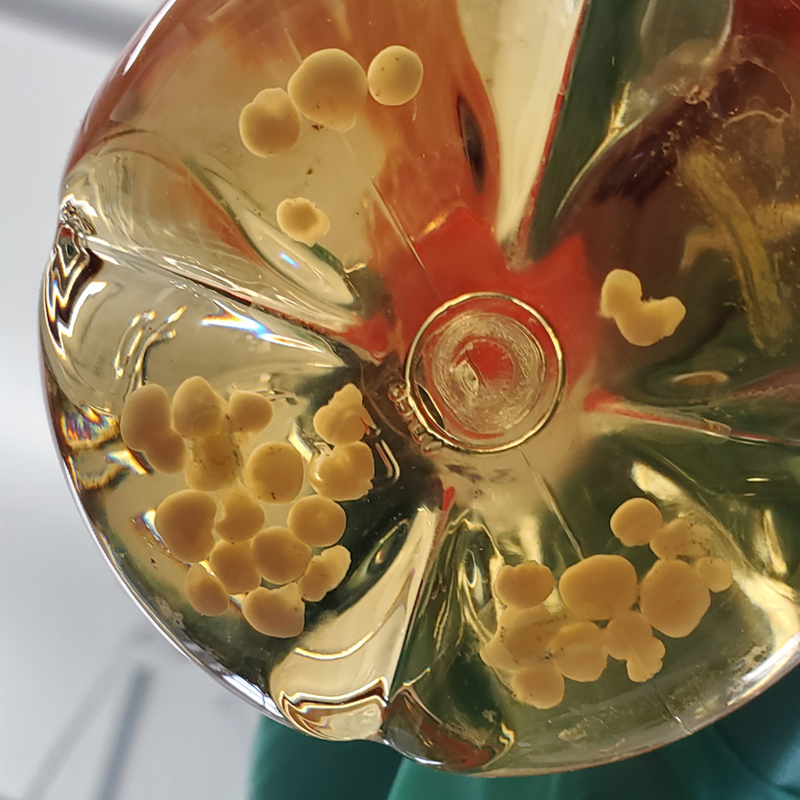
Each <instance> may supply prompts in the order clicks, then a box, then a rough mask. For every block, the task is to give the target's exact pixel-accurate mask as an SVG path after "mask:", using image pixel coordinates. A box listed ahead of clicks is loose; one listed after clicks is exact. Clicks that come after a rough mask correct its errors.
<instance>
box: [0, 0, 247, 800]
mask: <svg viewBox="0 0 800 800" xmlns="http://www.w3.org/2000/svg"><path fill="white" fill-rule="evenodd" d="M158 6H159V1H158V0H92V1H91V2H88V1H87V2H85V1H84V0H0V76H2V77H0V99H1V100H2V114H0V145H2V148H1V149H0V176H2V183H3V186H4V191H3V192H2V194H1V195H0V204H1V207H2V210H1V211H0V234H1V235H2V239H1V241H2V244H3V246H2V250H0V270H2V276H3V284H2V289H3V297H4V302H3V304H2V308H3V311H2V314H0V374H2V376H3V381H2V389H0V426H2V428H1V429H0V456H2V458H0V479H1V480H2V488H1V489H0V544H2V553H1V554H0V800H62V798H63V799H65V800H66V799H68V800H84V799H86V800H134V798H135V799H136V800H141V799H142V798H147V800H162V798H163V800H167V798H169V800H175V799H176V798H184V797H191V798H193V800H205V798H209V800H210V799H211V798H214V800H220V799H221V798H224V800H237V798H244V797H245V794H246V772H247V763H248V758H249V754H250V746H251V742H252V739H253V735H254V731H255V726H256V724H257V722H258V718H259V715H258V713H257V712H256V711H255V710H253V709H251V708H249V707H248V706H247V705H246V704H244V703H243V702H241V701H239V700H237V699H235V698H234V697H233V696H232V695H230V694H229V693H228V692H227V691H226V690H225V689H224V688H222V687H221V686H219V685H217V684H216V683H215V681H214V680H213V679H212V678H211V677H209V676H207V675H205V674H204V673H203V672H202V671H201V670H199V669H197V667H195V666H194V665H193V664H191V663H190V662H189V661H188V660H187V659H186V658H184V657H183V656H182V655H180V654H179V653H178V652H177V651H175V650H173V648H172V647H171V645H169V644H168V643H167V641H166V640H164V639H163V638H162V637H161V635H160V634H159V633H158V632H157V631H156V630H155V628H153V627H152V626H151V625H150V623H149V622H148V621H147V620H146V619H145V617H144V616H143V615H142V614H141V613H140V612H139V611H138V610H137V609H136V607H135V606H134V604H133V602H132V601H131V600H130V599H129V598H128V596H127V595H126V593H125V591H124V590H123V588H122V586H121V585H120V584H119V583H118V582H117V579H116V578H115V577H114V575H113V574H112V572H111V570H110V569H109V567H108V566H107V565H106V564H105V562H104V561H103V559H102V558H101V556H100V552H99V550H98V549H97V548H96V546H95V544H94V542H93V540H92V538H91V536H90V534H89V532H88V529H87V528H86V527H85V526H84V523H83V520H82V519H81V516H80V514H79V512H78V509H77V506H76V505H75V503H74V501H73V499H72V496H71V494H70V492H69V489H68V487H67V482H66V480H65V479H64V477H63V475H62V474H61V469H60V465H59V461H58V459H57V458H56V453H55V449H54V447H53V444H52V442H51V439H50V430H49V423H48V422H47V417H46V414H45V406H44V400H43V396H42V390H41V386H40V378H39V359H38V338H37V337H38V332H37V304H38V302H39V282H40V280H41V275H42V272H43V270H44V267H45V264H46V262H47V257H48V253H49V250H50V246H51V242H52V238H53V235H54V233H55V226H56V216H57V209H58V194H59V192H58V189H59V182H60V178H61V173H62V170H63V166H64V162H65V159H66V156H67V152H68V150H69V147H70V144H71V142H72V140H73V138H74V136H75V134H76V132H77V130H78V126H79V124H80V121H81V117H82V116H83V113H84V112H85V110H86V109H87V107H88V105H89V102H90V100H91V98H92V95H93V94H94V92H95V90H96V89H97V88H98V86H99V85H100V82H101V81H102V80H103V78H104V76H105V75H106V74H107V73H108V71H109V70H110V69H111V67H112V66H113V64H114V62H115V60H116V58H117V56H118V54H119V51H120V50H121V49H122V47H123V46H124V45H125V43H126V42H127V41H128V39H129V38H130V37H131V36H132V35H133V34H134V33H135V32H136V30H137V28H139V26H140V25H141V24H142V23H143V22H144V21H146V19H147V18H148V17H149V16H150V15H152V14H153V13H154V12H155V11H156V10H157V8H158Z"/></svg>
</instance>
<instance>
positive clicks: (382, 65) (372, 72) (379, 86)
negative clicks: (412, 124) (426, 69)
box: [367, 44, 423, 106]
mask: <svg viewBox="0 0 800 800" xmlns="http://www.w3.org/2000/svg"><path fill="white" fill-rule="evenodd" d="M422 73H423V67H422V59H421V58H420V57H419V56H418V55H417V54H416V53H415V52H414V51H413V50H409V49H408V48H407V47H403V46H402V45H399V44H394V45H391V46H390V47H387V48H386V49H384V50H381V52H380V53H378V55H376V56H375V58H373V59H372V62H371V63H370V65H369V69H368V70H367V84H368V86H369V93H370V94H371V95H372V97H373V98H374V99H375V100H376V101H377V102H378V103H380V104H381V105H384V106H402V105H404V104H405V103H408V102H410V101H411V100H413V99H414V98H415V97H416V96H417V92H419V90H420V87H421V86H422Z"/></svg>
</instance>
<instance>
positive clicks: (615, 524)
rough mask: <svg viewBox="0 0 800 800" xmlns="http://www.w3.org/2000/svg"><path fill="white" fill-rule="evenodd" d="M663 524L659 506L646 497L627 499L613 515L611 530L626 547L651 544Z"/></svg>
mask: <svg viewBox="0 0 800 800" xmlns="http://www.w3.org/2000/svg"><path fill="white" fill-rule="evenodd" d="M663 524H664V520H663V519H662V518H661V512H660V511H659V510H658V506H656V504H655V503H653V501H652V500H648V499H647V498H646V497H632V498H631V499H630V500H626V501H625V502H624V503H623V504H622V505H621V506H620V507H619V508H618V509H617V510H616V511H615V512H614V513H613V514H612V515H611V532H612V533H613V534H614V536H616V537H617V539H619V540H620V541H621V542H622V544H624V545H625V546H626V547H636V546H638V545H644V544H649V543H650V540H651V539H652V538H653V535H654V534H655V533H656V532H657V531H658V530H659V529H660V528H661V526H662V525H663Z"/></svg>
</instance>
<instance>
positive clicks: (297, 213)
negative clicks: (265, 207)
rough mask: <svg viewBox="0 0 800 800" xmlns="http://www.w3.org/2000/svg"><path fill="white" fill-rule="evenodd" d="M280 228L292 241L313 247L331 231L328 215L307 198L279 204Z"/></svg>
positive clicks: (278, 218)
mask: <svg viewBox="0 0 800 800" xmlns="http://www.w3.org/2000/svg"><path fill="white" fill-rule="evenodd" d="M275 214H276V217H277V220H278V227H279V228H280V229H281V230H282V231H283V232H284V233H285V234H286V235H287V236H288V237H290V238H291V239H294V240H295V241H296V242H302V243H303V244H304V245H307V246H308V247H313V246H314V245H315V244H316V243H317V242H318V241H319V240H320V239H321V238H322V237H323V236H324V235H325V234H326V233H327V232H328V231H329V230H330V229H331V221H330V220H329V219H328V215H327V214H326V213H325V212H324V211H321V210H320V209H319V208H317V207H316V206H315V205H314V204H313V203H312V202H311V201H310V200H308V199H306V198H305V197H291V198H288V199H287V200H282V201H281V202H280V203H278V208H277V211H276V212H275Z"/></svg>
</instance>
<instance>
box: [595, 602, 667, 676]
mask: <svg viewBox="0 0 800 800" xmlns="http://www.w3.org/2000/svg"><path fill="white" fill-rule="evenodd" d="M603 647H604V648H605V651H606V652H607V653H608V654H609V655H610V656H611V657H612V658H616V659H619V660H620V661H625V662H626V665H625V666H626V668H627V671H628V677H629V678H630V679H631V680H632V681H633V682H634V683H644V682H645V681H648V680H650V678H652V677H653V676H654V675H656V674H657V673H658V672H660V671H661V667H662V666H663V662H662V659H663V658H664V653H665V652H666V649H665V647H664V643H663V642H662V641H661V640H660V639H656V637H655V636H653V629H652V627H651V626H650V623H649V622H648V621H647V620H646V619H645V618H644V617H643V616H642V615H641V614H640V613H639V612H638V611H625V612H623V613H622V614H620V615H619V616H618V617H614V619H612V620H611V621H610V622H609V623H608V625H607V626H606V629H605V631H604V636H603Z"/></svg>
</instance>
